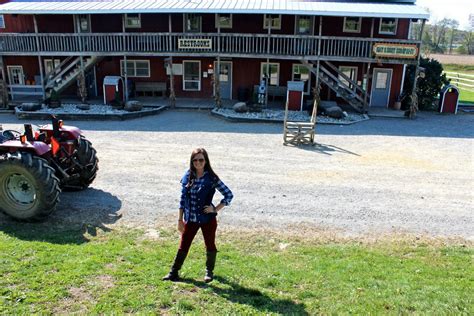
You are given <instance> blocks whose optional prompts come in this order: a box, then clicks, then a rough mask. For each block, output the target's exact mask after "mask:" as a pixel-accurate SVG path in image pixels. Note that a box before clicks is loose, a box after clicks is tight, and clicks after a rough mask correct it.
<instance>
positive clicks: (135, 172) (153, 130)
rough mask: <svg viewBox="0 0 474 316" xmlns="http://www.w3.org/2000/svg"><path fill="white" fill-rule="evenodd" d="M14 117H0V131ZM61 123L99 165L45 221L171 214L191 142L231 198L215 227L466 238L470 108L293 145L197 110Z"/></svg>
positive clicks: (338, 130) (129, 220)
mask: <svg viewBox="0 0 474 316" xmlns="http://www.w3.org/2000/svg"><path fill="white" fill-rule="evenodd" d="M23 123H24V122H22V121H19V120H17V119H16V118H15V117H14V116H13V115H9V114H0V124H3V127H4V128H17V129H18V128H19V125H18V124H23ZM34 123H40V124H44V123H45V122H34ZM66 124H70V125H76V126H78V127H80V128H81V129H82V130H83V131H84V134H85V135H86V137H87V138H89V139H90V140H91V141H92V142H93V144H94V147H95V148H96V149H97V151H98V156H99V159H100V170H99V175H98V177H97V179H96V181H95V182H94V183H93V185H92V187H91V188H90V189H88V190H86V191H83V192H72V193H69V192H67V193H62V195H61V203H60V205H59V208H58V211H57V212H56V213H55V214H54V215H53V216H52V217H51V218H50V219H49V220H48V223H53V224H55V225H56V224H61V223H63V224H70V223H79V224H87V225H93V226H95V227H100V226H102V225H105V226H109V225H110V224H117V225H131V226H139V227H144V228H152V227H156V226H157V225H161V224H166V223H168V224H169V223H173V222H174V221H175V220H176V213H177V207H178V202H179V190H180V185H179V179H180V177H181V176H182V174H183V172H184V170H185V169H186V168H187V165H188V163H189V162H188V159H189V155H190V153H191V150H192V149H193V148H194V147H198V146H199V147H205V148H206V149H207V150H208V151H209V154H210V158H211V162H212V164H213V167H214V169H215V171H216V172H217V173H218V174H219V176H220V177H221V178H222V179H223V181H224V182H225V183H226V184H227V185H228V186H229V187H230V188H231V189H232V191H233V193H234V196H235V198H234V201H233V204H232V205H231V206H230V207H228V208H225V209H224V211H223V214H221V215H220V225H221V227H224V228H225V227H229V228H245V229H266V228H269V229H275V230H286V229H295V227H296V229H298V227H301V228H303V227H304V228H305V230H307V229H308V228H310V229H314V230H316V231H330V232H334V233H337V234H341V235H345V236H361V235H366V234H386V233H393V232H396V233H400V232H401V233H405V232H407V233H414V234H423V235H429V236H443V237H462V238H466V239H470V240H472V239H473V238H474V237H473V232H474V215H473V214H474V213H473V209H474V208H473V191H474V190H473V184H474V172H473V171H474V170H473V169H474V166H473V157H474V155H473V154H474V146H473V137H474V116H472V115H468V114H463V115H456V116H454V115H449V116H448V115H446V116H445V115H438V114H435V113H422V114H421V115H419V117H418V118H417V119H416V120H413V121H410V120H405V119H382V118H377V119H371V120H368V121H365V122H360V123H357V124H354V125H349V126H337V125H320V126H317V136H316V140H317V142H318V145H317V146H314V147H300V148H297V147H286V146H283V145H282V125H280V124H265V123H232V122H228V121H224V120H222V119H220V118H217V117H214V116H211V115H210V114H209V112H207V111H171V110H169V111H166V112H163V113H162V114H160V115H157V116H152V117H145V118H140V119H135V120H131V121H123V122H115V121H87V122H84V121H81V122H72V121H69V122H66ZM217 195H218V194H216V201H217V200H218V198H217ZM8 221H9V219H8V218H6V217H5V216H3V215H0V224H6V223H8Z"/></svg>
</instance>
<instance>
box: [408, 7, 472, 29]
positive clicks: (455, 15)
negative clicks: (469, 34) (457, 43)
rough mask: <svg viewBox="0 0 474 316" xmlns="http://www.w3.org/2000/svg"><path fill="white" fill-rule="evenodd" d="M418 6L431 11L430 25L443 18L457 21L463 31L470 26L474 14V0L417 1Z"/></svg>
mask: <svg viewBox="0 0 474 316" xmlns="http://www.w3.org/2000/svg"><path fill="white" fill-rule="evenodd" d="M416 4H417V5H418V6H420V7H424V8H428V9H429V10H430V13H431V17H430V21H429V23H433V22H435V21H439V20H441V19H443V18H448V19H455V20H457V21H458V22H459V27H460V28H463V29H465V28H467V26H468V20H469V14H474V1H473V0H449V1H445V0H417V1H416Z"/></svg>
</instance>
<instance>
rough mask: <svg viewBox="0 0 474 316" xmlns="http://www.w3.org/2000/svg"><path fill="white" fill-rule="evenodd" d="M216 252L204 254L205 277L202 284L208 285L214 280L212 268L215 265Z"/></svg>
mask: <svg viewBox="0 0 474 316" xmlns="http://www.w3.org/2000/svg"><path fill="white" fill-rule="evenodd" d="M216 255H217V251H208V252H206V275H205V276H204V282H206V283H209V282H211V281H212V280H213V279H214V266H215V265H216Z"/></svg>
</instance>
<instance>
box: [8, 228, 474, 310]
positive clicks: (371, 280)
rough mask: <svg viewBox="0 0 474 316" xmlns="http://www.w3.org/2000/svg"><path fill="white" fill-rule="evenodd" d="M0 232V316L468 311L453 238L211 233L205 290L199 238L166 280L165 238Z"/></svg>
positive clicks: (472, 278)
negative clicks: (177, 276) (212, 258)
mask: <svg viewBox="0 0 474 316" xmlns="http://www.w3.org/2000/svg"><path fill="white" fill-rule="evenodd" d="M0 228H1V229H0V275H1V276H2V277H1V279H0V314H30V313H40V314H43V313H61V314H68V313H74V312H75V313H93V314H97V313H162V314H163V313H164V314H245V315H247V314H260V315H268V314H297V315H305V314H318V313H323V314H330V313H344V314H347V313H357V314H381V313H384V314H386V313H389V314H400V313H402V314H406V313H431V314H466V315H468V314H471V315H472V314H473V313H474V306H473V304H474V303H473V295H472V293H473V291H474V270H473V269H472V266H473V265H472V263H473V262H472V258H473V255H474V252H473V248H472V247H471V246H469V245H462V244H461V243H456V244H454V245H453V244H451V245H449V246H448V245H445V244H442V243H436V244H435V243H432V242H429V241H426V240H425V241H423V240H416V239H414V238H409V237H406V238H405V239H403V240H402V241H400V240H399V241H391V242H376V243H367V242H357V241H337V242H336V241H329V240H328V241H323V240H322V239H316V237H315V238H314V239H306V240H301V239H299V238H297V237H284V236H282V235H273V236H272V235H265V236H263V235H249V234H248V233H247V234H245V233H241V234H237V233H235V232H233V233H221V234H220V235H219V236H218V247H219V250H220V252H219V254H218V259H217V265H216V271H215V272H216V275H217V277H216V279H215V280H214V282H212V283H210V284H209V285H207V284H205V283H203V282H202V281H201V280H202V277H203V268H204V260H205V258H204V250H203V243H202V238H201V237H199V238H198V239H197V240H196V241H197V243H195V244H194V245H193V247H192V248H191V252H190V255H189V256H188V259H187V260H186V262H185V265H184V267H183V270H182V276H184V278H185V279H184V282H179V283H171V282H162V281H161V277H162V276H163V275H164V274H166V272H167V271H168V268H169V266H170V263H171V261H172V259H173V257H174V254H175V251H176V247H177V241H178V236H177V233H175V232H174V231H170V230H167V229H163V230H160V231H158V233H159V236H158V237H155V238H154V239H152V238H150V237H147V234H145V232H143V231H140V230H128V231H125V230H122V231H110V230H108V231H103V230H98V229H97V228H95V227H83V228H81V229H64V228H60V227H52V228H50V229H47V228H44V227H43V226H38V225H36V226H35V225H31V224H21V223H14V224H10V225H9V226H6V225H5V224H3V225H0Z"/></svg>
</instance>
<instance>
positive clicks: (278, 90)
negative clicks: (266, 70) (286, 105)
mask: <svg viewBox="0 0 474 316" xmlns="http://www.w3.org/2000/svg"><path fill="white" fill-rule="evenodd" d="M253 91H254V93H256V94H258V85H255V86H253ZM268 97H272V100H273V101H275V97H283V98H286V87H283V86H268Z"/></svg>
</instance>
